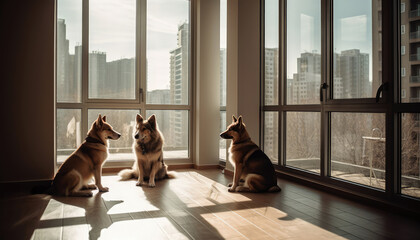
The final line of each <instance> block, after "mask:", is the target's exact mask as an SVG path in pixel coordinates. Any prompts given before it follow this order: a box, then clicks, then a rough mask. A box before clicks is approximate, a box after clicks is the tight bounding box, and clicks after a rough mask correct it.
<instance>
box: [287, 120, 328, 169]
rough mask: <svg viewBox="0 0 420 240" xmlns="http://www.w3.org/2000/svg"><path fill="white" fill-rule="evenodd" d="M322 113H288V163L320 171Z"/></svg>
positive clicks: (288, 164)
mask: <svg viewBox="0 0 420 240" xmlns="http://www.w3.org/2000/svg"><path fill="white" fill-rule="evenodd" d="M320 126H321V114H320V113H317V112H288V113H287V114H286V165H287V166H292V167H297V168H301V169H305V170H308V171H313V172H316V173H319V172H320V149H321V145H320V144H321V137H320V132H321V130H320Z"/></svg>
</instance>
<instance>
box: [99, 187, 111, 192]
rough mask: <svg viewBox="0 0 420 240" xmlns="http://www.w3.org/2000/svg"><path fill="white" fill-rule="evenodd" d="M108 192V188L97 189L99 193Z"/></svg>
mask: <svg viewBox="0 0 420 240" xmlns="http://www.w3.org/2000/svg"><path fill="white" fill-rule="evenodd" d="M108 191H109V188H107V187H101V188H99V192H108Z"/></svg>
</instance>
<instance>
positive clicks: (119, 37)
mask: <svg viewBox="0 0 420 240" xmlns="http://www.w3.org/2000/svg"><path fill="white" fill-rule="evenodd" d="M189 11H190V10H189V1H188V0H153V1H147V12H148V16H147V43H146V44H147V68H148V69H147V70H148V72H147V76H148V82H147V88H148V91H150V90H154V89H169V59H170V54H169V52H170V51H171V50H173V49H175V48H176V47H177V32H178V26H179V25H181V24H183V23H185V22H189ZM58 18H63V19H65V20H66V27H67V39H69V40H70V41H69V42H70V47H69V48H70V53H71V54H74V46H75V45H80V43H81V42H82V0H58ZM135 24H136V0H90V1H89V52H92V51H100V52H106V54H107V61H108V62H109V61H113V60H118V59H121V58H133V57H134V56H135V49H136V47H135V32H136V31H135V29H136V25H135Z"/></svg>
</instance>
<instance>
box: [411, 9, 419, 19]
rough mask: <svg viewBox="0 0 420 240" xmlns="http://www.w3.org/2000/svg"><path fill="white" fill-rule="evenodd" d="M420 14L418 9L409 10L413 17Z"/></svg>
mask: <svg viewBox="0 0 420 240" xmlns="http://www.w3.org/2000/svg"><path fill="white" fill-rule="evenodd" d="M419 16H420V9H416V10H411V11H410V17H411V18H414V17H419Z"/></svg>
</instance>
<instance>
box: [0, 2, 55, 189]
mask: <svg viewBox="0 0 420 240" xmlns="http://www.w3.org/2000/svg"><path fill="white" fill-rule="evenodd" d="M0 26H1V27H0V29H1V34H2V36H1V37H0V46H2V47H1V49H2V52H1V53H2V56H1V59H2V60H1V62H2V63H1V74H2V76H1V83H2V87H1V88H0V89H1V90H0V96H1V99H2V100H1V102H2V103H3V104H2V106H3V107H2V114H1V117H0V119H1V127H2V128H1V134H0V136H1V138H2V140H1V142H2V144H1V146H2V148H1V152H0V154H1V160H0V182H8V181H27V180H40V179H50V178H52V177H53V175H54V162H55V160H54V159H55V157H54V154H55V153H54V152H55V145H54V144H55V142H54V134H55V125H54V124H55V120H54V119H55V117H54V114H55V107H54V103H55V100H54V1H53V0H37V1H33V0H19V1H16V0H2V1H1V2H0Z"/></svg>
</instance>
